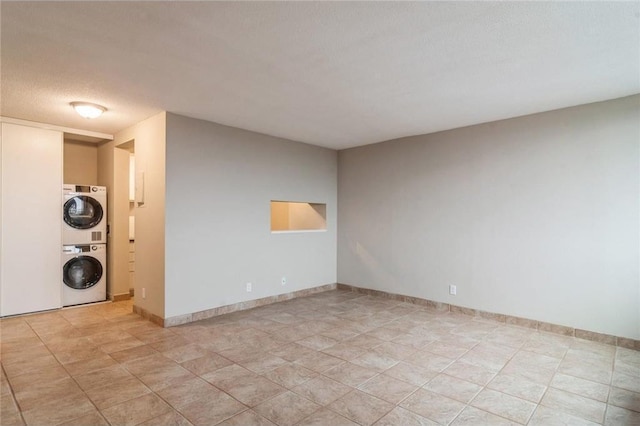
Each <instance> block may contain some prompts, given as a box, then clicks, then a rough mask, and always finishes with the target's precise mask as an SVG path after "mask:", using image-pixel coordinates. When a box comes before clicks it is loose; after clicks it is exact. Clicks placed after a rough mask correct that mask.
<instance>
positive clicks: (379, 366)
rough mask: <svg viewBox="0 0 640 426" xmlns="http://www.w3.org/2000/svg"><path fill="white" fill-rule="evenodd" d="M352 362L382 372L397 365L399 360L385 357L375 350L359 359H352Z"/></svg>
mask: <svg viewBox="0 0 640 426" xmlns="http://www.w3.org/2000/svg"><path fill="white" fill-rule="evenodd" d="M351 362H352V363H353V364H357V365H359V366H361V367H365V368H369V369H371V370H374V371H378V372H382V371H384V370H387V369H389V368H391V367H393V366H394V365H396V364H397V363H398V360H397V359H395V358H392V357H390V356H388V355H384V354H382V353H380V352H378V351H376V350H375V349H370V350H369V351H367V352H366V353H364V354H362V355H360V356H359V357H357V358H354V359H352V360H351Z"/></svg>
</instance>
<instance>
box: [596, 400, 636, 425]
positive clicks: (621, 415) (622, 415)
mask: <svg viewBox="0 0 640 426" xmlns="http://www.w3.org/2000/svg"><path fill="white" fill-rule="evenodd" d="M604 424H605V425H607V426H620V425H629V426H631V425H633V426H635V425H640V413H639V412H637V411H631V410H627V409H625V408H620V407H616V406H613V405H609V406H608V407H607V415H606V417H605V419H604Z"/></svg>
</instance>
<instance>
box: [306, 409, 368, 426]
mask: <svg viewBox="0 0 640 426" xmlns="http://www.w3.org/2000/svg"><path fill="white" fill-rule="evenodd" d="M327 425H331V426H358V423H355V422H352V421H351V420H349V419H347V418H345V417H343V416H341V415H340V414H338V413H336V412H334V411H331V410H327V409H326V408H321V409H319V410H318V411H316V412H315V413H313V414H312V415H310V416H309V417H307V418H305V419H304V420H302V421H301V422H300V423H298V426H327Z"/></svg>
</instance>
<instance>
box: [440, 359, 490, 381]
mask: <svg viewBox="0 0 640 426" xmlns="http://www.w3.org/2000/svg"><path fill="white" fill-rule="evenodd" d="M444 373H445V374H447V375H449V376H453V377H457V378H458V379H462V380H466V381H468V382H471V383H475V384H477V385H480V386H485V385H486V384H487V383H489V382H490V381H491V380H492V379H493V378H494V377H495V376H496V372H495V371H492V370H489V369H486V368H483V367H478V366H477V365H473V364H469V363H467V362H465V361H455V362H454V363H452V364H451V365H450V366H448V367H447V368H446V369H445V370H444Z"/></svg>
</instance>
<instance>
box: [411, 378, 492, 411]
mask: <svg viewBox="0 0 640 426" xmlns="http://www.w3.org/2000/svg"><path fill="white" fill-rule="evenodd" d="M423 389H426V390H428V391H431V392H435V393H438V394H440V395H444V396H446V397H449V398H451V399H455V400H456V401H460V402H462V403H464V404H468V403H469V401H471V400H472V399H473V398H474V397H475V396H476V395H477V394H478V392H480V390H482V387H481V386H479V385H476V384H475V383H471V382H467V381H466V380H462V379H458V378H457V377H453V376H449V375H446V374H439V375H437V376H436V377H434V378H433V379H431V380H430V381H429V382H428V383H427V384H426V385H424V386H423Z"/></svg>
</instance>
